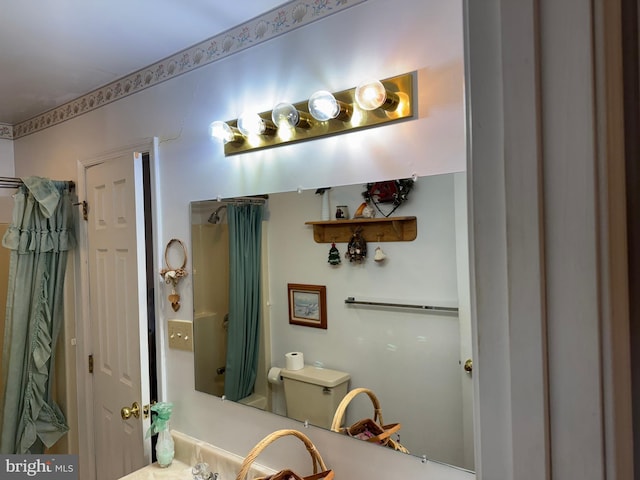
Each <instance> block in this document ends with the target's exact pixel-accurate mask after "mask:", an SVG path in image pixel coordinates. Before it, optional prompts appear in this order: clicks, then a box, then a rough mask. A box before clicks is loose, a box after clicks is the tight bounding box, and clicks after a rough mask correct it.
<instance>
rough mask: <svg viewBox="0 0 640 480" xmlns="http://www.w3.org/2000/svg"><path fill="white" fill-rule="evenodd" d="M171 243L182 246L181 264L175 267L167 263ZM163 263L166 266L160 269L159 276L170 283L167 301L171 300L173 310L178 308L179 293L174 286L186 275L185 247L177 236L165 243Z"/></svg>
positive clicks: (175, 310)
mask: <svg viewBox="0 0 640 480" xmlns="http://www.w3.org/2000/svg"><path fill="white" fill-rule="evenodd" d="M173 244H178V245H180V246H181V247H182V255H183V260H182V266H180V267H178V268H175V267H172V266H171V265H170V264H169V248H170V247H171V246H172V245H173ZM164 263H165V264H166V265H167V266H166V268H163V269H162V270H160V276H161V277H162V278H163V279H164V281H165V283H166V284H167V285H171V294H170V295H169V297H168V298H169V301H170V302H171V308H173V311H174V312H177V311H178V310H180V295H179V294H178V292H176V287H177V286H178V282H179V281H180V279H181V278H184V277H186V276H187V275H188V273H187V271H186V270H185V268H184V267H186V265H187V248H186V247H185V246H184V243H182V242H181V241H180V240H178V239H177V238H172V239H171V240H169V243H167V246H166V247H165V249H164Z"/></svg>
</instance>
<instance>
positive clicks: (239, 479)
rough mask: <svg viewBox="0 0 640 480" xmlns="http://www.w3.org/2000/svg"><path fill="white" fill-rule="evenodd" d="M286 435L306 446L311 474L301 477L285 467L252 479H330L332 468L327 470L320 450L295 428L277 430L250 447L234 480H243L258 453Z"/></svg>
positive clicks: (332, 475)
mask: <svg viewBox="0 0 640 480" xmlns="http://www.w3.org/2000/svg"><path fill="white" fill-rule="evenodd" d="M288 435H292V436H294V437H296V438H299V439H300V440H302V442H303V443H304V446H305V447H306V448H307V451H308V452H309V455H310V456H311V462H312V463H313V475H310V476H308V477H301V476H299V475H298V474H296V473H295V472H293V471H291V470H289V469H285V470H280V471H279V472H277V473H274V474H273V475H270V476H268V477H259V478H255V479H254V480H332V479H333V477H334V474H333V470H328V469H327V466H326V465H325V463H324V460H322V457H321V456H320V452H318V450H317V449H316V447H315V445H314V444H313V442H311V440H309V437H307V436H306V435H305V434H303V433H302V432H299V431H297V430H288V429H286V430H277V431H275V432H273V433H271V434H269V435H267V436H266V437H265V438H263V439H262V440H260V442H258V444H257V445H256V446H255V447H253V448H252V449H251V451H250V452H249V453H248V454H247V456H246V457H245V458H244V460H243V461H242V465H241V466H240V472H239V473H238V475H237V476H236V480H245V479H246V477H247V474H248V473H249V470H250V469H251V464H252V463H253V462H254V460H255V459H256V458H257V457H258V455H260V453H261V452H262V451H263V450H264V449H265V448H267V447H268V446H269V445H270V444H271V443H273V442H275V441H276V440H277V439H279V438H282V437H286V436H288Z"/></svg>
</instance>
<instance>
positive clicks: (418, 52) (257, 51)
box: [15, 0, 468, 479]
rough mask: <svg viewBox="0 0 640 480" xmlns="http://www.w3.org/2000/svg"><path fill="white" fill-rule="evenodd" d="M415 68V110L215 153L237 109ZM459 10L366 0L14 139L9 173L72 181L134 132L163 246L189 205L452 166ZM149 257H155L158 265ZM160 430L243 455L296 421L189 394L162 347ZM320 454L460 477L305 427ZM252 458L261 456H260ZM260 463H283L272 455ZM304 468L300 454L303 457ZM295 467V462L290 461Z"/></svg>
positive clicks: (458, 114) (438, 0) (461, 150)
mask: <svg viewBox="0 0 640 480" xmlns="http://www.w3.org/2000/svg"><path fill="white" fill-rule="evenodd" d="M409 71H417V78H418V96H419V105H418V116H419V118H417V119H415V120H412V121H409V122H403V123H400V124H396V125H391V126H386V127H382V128H375V129H370V130H366V131H362V132H358V133H354V134H349V135H341V136H337V137H332V138H329V139H323V140H321V141H314V142H308V143H304V144H298V145H292V146H288V147H282V148H277V149H271V150H265V151H261V152H255V153H252V154H246V155H240V156H236V157H233V158H225V157H224V156H223V155H222V153H221V147H220V146H219V145H218V144H217V143H215V142H213V141H211V140H210V139H209V138H208V136H207V134H208V125H209V123H210V122H211V121H213V120H216V119H231V118H236V117H237V116H238V115H239V114H240V113H241V112H242V110H244V109H245V107H249V106H251V107H253V108H255V109H258V110H262V109H264V110H267V109H269V108H271V106H273V105H274V104H275V103H277V102H278V101H280V100H284V99H288V100H292V101H299V100H302V99H305V98H308V96H309V95H310V94H311V93H312V92H313V91H315V90H317V89H320V88H326V89H329V90H340V89H343V88H349V87H352V86H354V85H356V84H357V83H358V82H359V81H360V80H361V79H362V78H363V77H368V76H374V77H379V78H385V77H389V76H393V75H397V74H400V73H405V72H409ZM462 97H463V54H462V13H461V5H460V2H457V1H456V2H451V1H448V0H427V1H425V0H398V1H396V2H393V8H392V9H390V2H388V1H385V0H369V1H368V2H365V3H363V4H360V5H357V6H355V7H353V8H350V9H348V10H346V11H345V12H343V13H341V14H339V15H335V16H332V17H329V18H326V19H324V20H322V21H321V22H319V23H316V24H312V25H310V26H307V27H303V28H301V29H298V30H296V31H293V32H291V33H289V34H287V35H284V36H281V37H278V38H275V39H273V40H271V41H269V42H266V43H264V44H261V45H259V46H256V47H254V48H251V49H249V50H246V51H244V52H241V53H239V54H237V55H235V56H232V57H229V58H226V59H224V60H222V61H220V62H218V63H214V64H211V65H208V66H206V67H203V68H201V69H199V70H197V71H194V72H191V73H188V74H186V75H183V76H181V77H179V78H176V79H174V80H172V81H169V82H165V83H162V84H160V85H157V86H155V87H153V88H150V89H148V90H145V91H143V92H140V93H138V94H136V95H133V96H130V97H127V98H126V99H124V100H120V101H118V102H115V103H113V104H110V105H107V106H105V107H103V108H101V109H98V110H95V111H93V112H90V113H88V114H86V115H83V116H81V117H79V118H76V119H73V120H70V121H68V122H65V123H62V124H60V125H57V126H54V127H51V128H48V129H46V130H43V131H41V132H39V133H36V134H33V135H30V136H27V137H23V138H20V139H18V140H16V142H15V158H16V173H17V174H18V175H28V174H38V175H42V176H48V177H53V178H56V179H74V178H76V175H77V173H76V169H77V163H76V162H77V161H78V160H80V159H85V158H90V157H93V156H98V155H100V154H102V153H104V152H106V151H108V150H111V149H114V148H118V147H121V146H124V145H127V144H130V143H133V142H135V141H137V140H139V139H141V138H148V137H153V136H156V137H158V138H159V140H160V143H159V158H158V168H157V174H158V176H159V185H160V191H159V192H158V198H157V199H156V208H157V209H158V215H159V216H160V217H162V229H161V231H159V232H158V234H159V237H160V243H162V244H163V245H164V244H165V243H166V242H167V241H168V240H169V239H171V238H180V239H183V240H187V239H188V238H189V232H190V225H189V217H188V205H189V202H190V201H192V200H201V199H206V198H212V197H216V196H218V195H221V196H223V197H227V196H235V195H242V194H253V193H260V192H266V191H287V190H295V189H296V188H298V187H302V188H304V189H309V188H315V187H319V186H325V185H341V184H350V183H356V182H365V181H370V180H377V179H383V178H384V179H386V178H402V177H408V176H411V175H412V174H414V173H416V174H418V175H427V174H434V173H445V172H452V171H461V170H464V168H465V158H466V157H465V128H464V110H463V99H462ZM160 264H161V259H158V260H157V266H158V268H160ZM180 293H181V295H182V299H183V300H184V301H183V302H182V309H181V310H180V312H179V313H178V314H175V313H174V312H173V311H172V310H171V309H170V307H169V306H168V305H166V304H165V305H162V310H161V311H160V312H159V315H158V319H159V321H160V322H163V323H164V322H166V320H167V319H168V318H180V317H182V318H185V317H186V318H190V316H191V315H190V314H189V313H188V312H191V311H192V302H191V298H190V297H191V281H190V279H189V278H188V277H187V280H186V281H185V282H182V285H181V292H180ZM161 353H162V354H163V356H164V360H165V371H164V373H165V375H166V378H167V384H166V385H164V386H163V391H164V393H165V395H166V398H168V399H171V400H172V401H174V402H175V404H176V408H175V414H174V420H173V426H174V427H175V428H176V429H178V430H182V431H184V432H185V433H188V434H190V435H193V436H196V437H200V438H203V439H204V440H207V441H210V442H213V443H215V444H217V445H220V446H221V447H223V448H226V449H228V450H231V451H234V452H237V453H239V454H244V453H246V452H247V451H248V450H249V449H250V448H251V447H252V446H253V445H254V444H255V443H256V442H257V440H259V439H260V438H262V437H263V436H264V435H266V434H267V433H269V432H270V431H272V430H273V429H275V428H282V427H285V426H292V427H298V424H297V423H295V422H291V421H288V420H286V419H282V418H279V417H274V416H270V415H268V414H264V413H261V412H258V411H255V410H253V409H248V408H247V407H242V406H238V405H234V404H231V403H228V402H225V403H223V402H220V401H219V400H216V399H213V398H212V397H211V396H209V395H205V394H201V393H199V392H196V391H195V390H194V385H193V374H192V372H193V356H192V354H190V353H188V352H182V351H174V350H170V351H169V350H167V351H164V352H161ZM309 434H310V435H311V436H312V438H313V440H314V442H315V443H316V444H317V445H318V447H319V449H320V451H321V452H322V453H323V456H324V457H325V460H326V461H327V462H328V463H329V464H330V465H332V466H333V467H334V468H335V469H336V470H338V471H339V472H340V475H341V476H345V477H348V476H351V477H354V478H355V477H358V478H363V477H367V478H384V477H389V476H390V475H394V476H397V475H398V474H403V475H405V476H406V477H408V478H413V477H416V476H424V475H430V474H432V475H434V478H445V479H448V478H452V479H453V478H468V474H466V473H464V472H461V471H458V470H453V469H449V468H446V467H442V466H440V465H437V464H434V463H432V462H428V463H426V464H423V463H421V462H420V461H419V460H417V459H416V458H415V457H409V456H403V455H399V454H394V453H393V452H386V451H381V452H379V453H378V454H377V455H376V456H375V457H374V456H371V455H370V453H371V450H370V445H359V444H358V443H357V442H353V441H349V439H343V438H336V436H335V435H333V434H328V433H326V432H324V431H320V430H316V429H315V428H311V429H310V432H309ZM261 458H262V457H261ZM264 460H265V462H266V463H271V464H274V465H277V463H278V462H280V463H283V462H286V463H287V464H289V463H290V459H289V458H288V456H287V455H286V454H285V453H284V452H282V451H281V450H278V449H275V450H274V451H273V452H271V451H268V452H265V455H264ZM302 463H303V464H306V462H304V461H302ZM301 466H305V465H301Z"/></svg>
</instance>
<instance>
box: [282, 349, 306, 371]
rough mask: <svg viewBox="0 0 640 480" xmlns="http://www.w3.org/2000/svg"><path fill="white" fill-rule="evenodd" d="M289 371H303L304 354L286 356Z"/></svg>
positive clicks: (296, 353)
mask: <svg viewBox="0 0 640 480" xmlns="http://www.w3.org/2000/svg"><path fill="white" fill-rule="evenodd" d="M284 360H285V366H286V369H287V370H301V369H302V368H304V355H303V354H302V352H289V353H287V354H285V356H284Z"/></svg>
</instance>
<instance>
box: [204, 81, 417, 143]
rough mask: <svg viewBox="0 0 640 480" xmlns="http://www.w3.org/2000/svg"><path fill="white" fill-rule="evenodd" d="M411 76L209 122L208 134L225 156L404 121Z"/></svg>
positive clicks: (409, 102) (320, 93)
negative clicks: (217, 141)
mask: <svg viewBox="0 0 640 480" xmlns="http://www.w3.org/2000/svg"><path fill="white" fill-rule="evenodd" d="M414 78H415V72H411V73H406V74H403V75H399V76H397V77H391V78H387V79H384V80H367V81H365V82H363V83H361V84H360V85H358V86H357V87H355V88H351V89H348V90H342V91H339V92H333V93H331V92H329V91H327V90H320V91H317V92H316V93H314V94H313V95H311V97H310V98H309V99H308V100H305V101H301V102H298V103H294V104H291V103H279V104H277V105H276V106H275V107H274V108H273V110H271V111H266V112H261V113H252V114H243V115H241V116H240V117H239V118H238V119H236V120H230V121H227V122H220V121H217V122H213V123H212V124H211V135H212V136H214V137H216V138H218V139H220V140H222V142H223V143H224V154H225V155H226V156H230V155H236V154H239V153H245V152H249V151H252V150H259V149H264V148H272V147H276V146H280V145H288V144H290V143H295V142H301V141H305V140H313V139H317V138H320V137H324V136H329V135H338V134H341V133H348V132H351V131H354V130H359V129H363V128H371V127H377V126H381V125H385V124H388V123H391V122H396V121H398V120H406V119H410V118H412V117H413V116H414V105H413V96H414V95H413V85H414Z"/></svg>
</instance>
